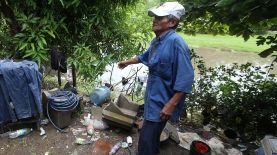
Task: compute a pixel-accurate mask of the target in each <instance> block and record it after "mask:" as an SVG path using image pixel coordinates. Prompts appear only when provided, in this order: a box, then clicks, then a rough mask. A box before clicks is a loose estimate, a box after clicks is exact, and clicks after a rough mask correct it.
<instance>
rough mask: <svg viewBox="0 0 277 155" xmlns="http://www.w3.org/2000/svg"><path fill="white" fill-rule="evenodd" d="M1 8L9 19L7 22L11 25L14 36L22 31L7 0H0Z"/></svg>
mask: <svg viewBox="0 0 277 155" xmlns="http://www.w3.org/2000/svg"><path fill="white" fill-rule="evenodd" d="M0 10H1V12H2V13H3V15H4V17H5V18H6V19H8V20H6V21H7V23H8V25H9V26H10V33H11V35H12V36H14V35H15V34H17V33H18V32H20V26H19V25H18V22H17V20H16V17H15V15H14V12H13V10H12V9H11V8H10V7H9V5H8V2H7V1H6V0H0Z"/></svg>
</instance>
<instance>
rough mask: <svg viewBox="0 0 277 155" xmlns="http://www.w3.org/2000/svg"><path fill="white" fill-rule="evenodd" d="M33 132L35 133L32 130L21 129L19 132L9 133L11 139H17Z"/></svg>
mask: <svg viewBox="0 0 277 155" xmlns="http://www.w3.org/2000/svg"><path fill="white" fill-rule="evenodd" d="M31 131H33V130H32V129H30V128H23V129H19V130H16V131H13V132H10V133H9V137H10V138H17V137H20V136H24V135H27V134H28V133H30V132H31Z"/></svg>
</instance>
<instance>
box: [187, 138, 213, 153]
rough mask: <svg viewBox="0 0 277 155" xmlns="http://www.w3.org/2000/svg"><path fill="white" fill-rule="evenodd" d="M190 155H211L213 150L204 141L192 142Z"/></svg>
mask: <svg viewBox="0 0 277 155" xmlns="http://www.w3.org/2000/svg"><path fill="white" fill-rule="evenodd" d="M189 155H211V148H210V147H209V145H208V144H206V143H204V142H202V141H198V140H196V141H192V143H191V145H190V151H189Z"/></svg>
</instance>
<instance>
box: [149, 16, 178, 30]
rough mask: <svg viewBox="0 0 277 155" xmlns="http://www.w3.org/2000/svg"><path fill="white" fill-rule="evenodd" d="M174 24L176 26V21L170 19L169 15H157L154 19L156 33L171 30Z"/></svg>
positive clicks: (153, 27)
mask: <svg viewBox="0 0 277 155" xmlns="http://www.w3.org/2000/svg"><path fill="white" fill-rule="evenodd" d="M173 26H174V21H173V20H169V19H168V17H167V16H163V17H158V16H155V17H154V19H153V25H152V30H153V31H154V32H155V33H156V34H161V33H163V32H165V31H167V30H169V29H170V28H171V27H173Z"/></svg>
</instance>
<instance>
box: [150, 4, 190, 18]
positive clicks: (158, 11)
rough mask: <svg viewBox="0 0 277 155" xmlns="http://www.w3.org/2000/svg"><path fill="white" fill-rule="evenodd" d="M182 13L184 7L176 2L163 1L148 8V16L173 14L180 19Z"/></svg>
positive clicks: (183, 12)
mask: <svg viewBox="0 0 277 155" xmlns="http://www.w3.org/2000/svg"><path fill="white" fill-rule="evenodd" d="M184 14H185V8H184V7H183V6H182V5H181V4H180V3H178V2H165V3H163V4H162V5H160V6H158V7H153V8H151V9H149V10H148V15H149V16H150V17H153V16H160V17H162V16H168V15H173V16H174V17H176V18H177V19H180V18H181V16H183V15H184Z"/></svg>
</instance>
